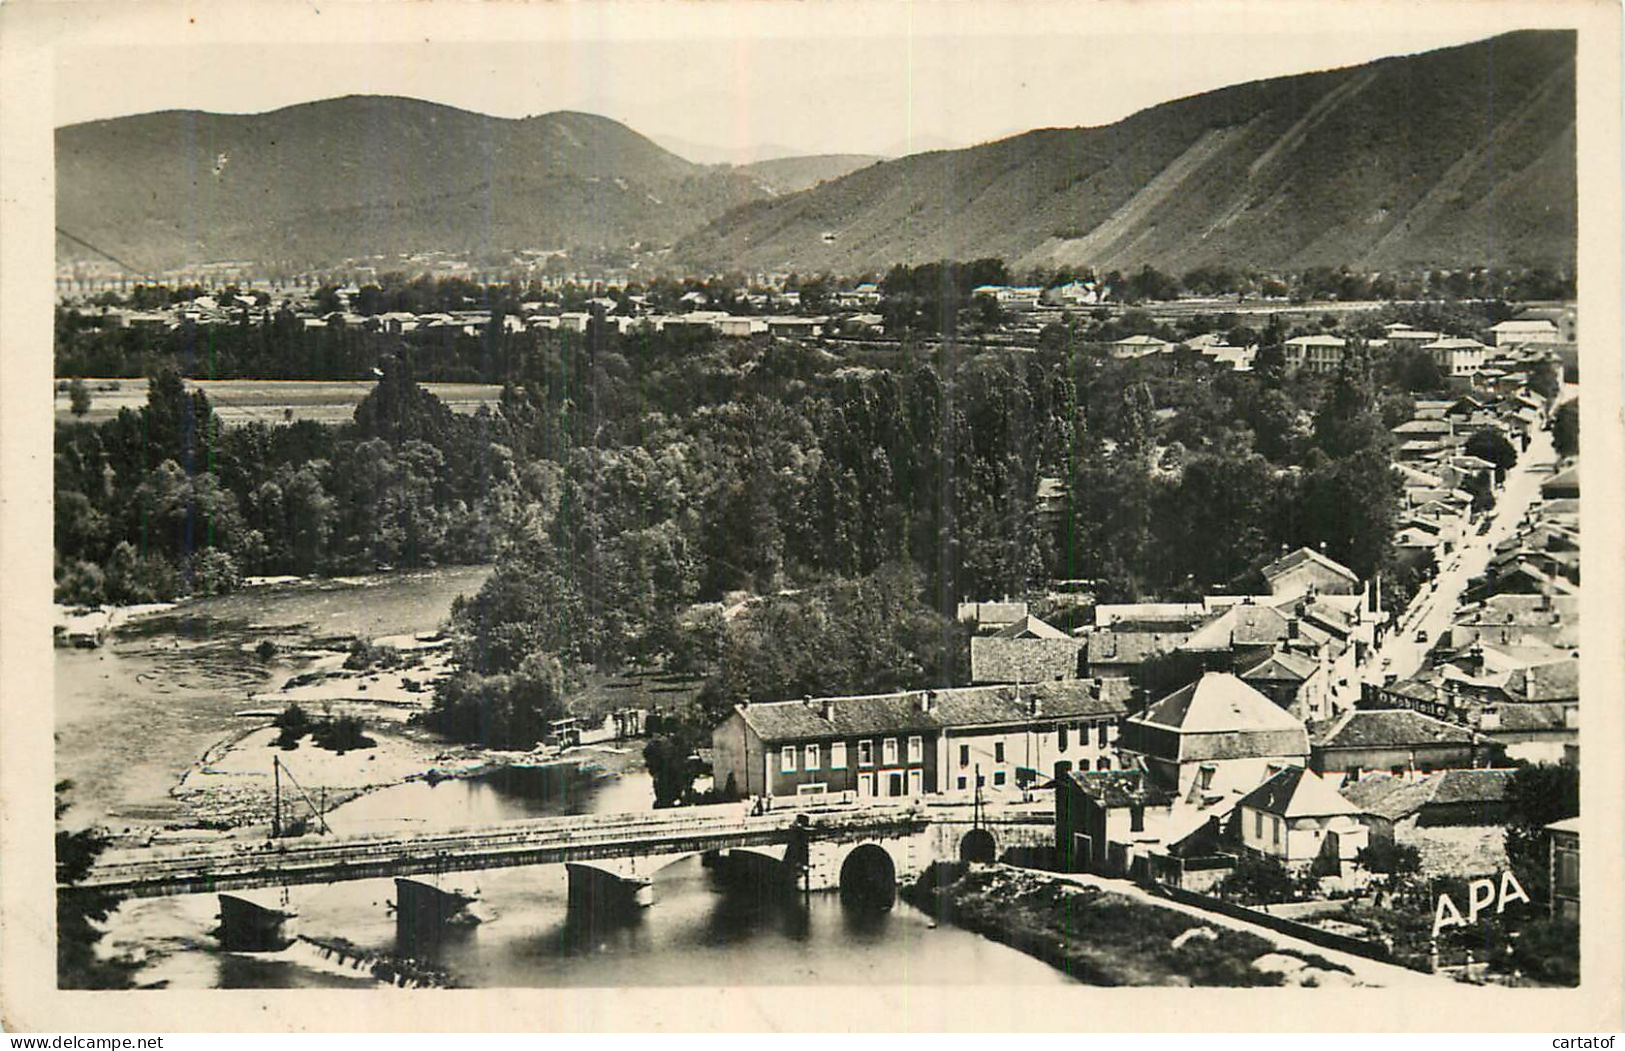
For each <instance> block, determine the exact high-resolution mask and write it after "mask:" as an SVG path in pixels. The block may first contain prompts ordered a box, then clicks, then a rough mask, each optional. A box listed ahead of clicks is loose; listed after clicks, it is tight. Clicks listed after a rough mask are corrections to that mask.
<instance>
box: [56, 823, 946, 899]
mask: <svg viewBox="0 0 1625 1051" xmlns="http://www.w3.org/2000/svg"><path fill="white" fill-rule="evenodd" d="M801 820H802V819H801V818H800V814H799V813H798V812H796V811H776V812H773V813H768V814H763V815H760V816H750V815H747V814H745V813H744V809H743V807H742V806H740V805H722V806H711V807H693V808H683V809H681V810H668V811H655V812H653V813H636V814H612V815H597V816H593V817H569V818H541V819H537V820H532V821H518V822H507V823H504V824H502V825H499V826H487V827H481V828H469V829H456V830H451V831H447V832H440V833H432V834H425V833H407V834H403V835H395V836H391V835H376V834H375V835H368V836H345V837H322V836H303V837H300V838H298V839H285V840H274V841H268V842H265V843H252V844H251V843H245V842H242V841H240V840H238V841H228V842H222V843H219V844H211V845H210V846H208V847H206V848H202V849H199V848H196V847H190V848H176V849H173V850H151V849H149V850H129V851H116V852H115V851H109V852H108V853H107V854H105V855H103V856H102V858H100V859H98V861H97V864H96V866H95V867H94V868H93V869H92V870H91V872H90V874H89V875H88V876H87V877H86V879H85V880H83V881H82V882H81V883H79V884H77V885H76V887H79V888H96V889H101V890H109V891H115V892H117V893H121V894H126V895H130V896H133V897H155V896H162V895H168V894H190V893H200V892H212V891H220V890H240V889H247V888H252V887H269V886H287V885H293V884H300V883H331V882H339V881H344V880H356V879H374V878H381V877H386V876H406V875H415V874H424V873H436V872H451V871H468V870H473V869H488V868H506V867H513V866H520V865H545V864H559V863H563V862H569V861H589V860H597V859H603V858H625V857H640V856H657V855H668V854H692V853H702V852H705V851H710V850H719V849H723V848H727V847H748V846H766V845H771V844H779V843H788V842H789V841H790V840H791V838H792V837H793V836H794V835H795V834H796V826H797V824H798V822H800V821H801ZM926 821H927V819H926V817H925V816H924V814H923V812H921V811H920V810H918V809H916V808H913V807H872V808H863V809H848V810H833V811H828V812H811V813H809V814H808V815H807V817H806V819H805V822H806V827H807V831H808V832H810V833H811V834H812V835H814V836H821V837H830V836H846V835H873V834H885V833H895V832H899V831H901V832H913V831H917V830H918V829H919V828H921V827H923V826H924V825H925V823H926ZM63 889H64V890H66V889H68V888H63Z"/></svg>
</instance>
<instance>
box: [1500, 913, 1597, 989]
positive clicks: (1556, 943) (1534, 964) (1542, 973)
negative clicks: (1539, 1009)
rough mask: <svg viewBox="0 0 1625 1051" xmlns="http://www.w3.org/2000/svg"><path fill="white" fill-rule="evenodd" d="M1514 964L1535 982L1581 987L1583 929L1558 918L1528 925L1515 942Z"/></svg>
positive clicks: (1537, 921) (1570, 921) (1513, 951)
mask: <svg viewBox="0 0 1625 1051" xmlns="http://www.w3.org/2000/svg"><path fill="white" fill-rule="evenodd" d="M1512 960H1513V963H1514V964H1515V965H1516V966H1517V968H1518V969H1519V970H1521V971H1523V972H1524V973H1525V974H1527V975H1529V976H1530V977H1532V978H1537V979H1539V980H1541V981H1544V982H1552V983H1553V984H1556V985H1579V984H1580V925H1579V924H1577V923H1575V922H1573V921H1572V920H1565V919H1561V918H1558V917H1552V918H1550V919H1540V920H1535V921H1534V922H1532V923H1526V924H1524V926H1523V929H1522V930H1520V931H1519V932H1518V937H1517V938H1516V939H1514V941H1513V948H1512Z"/></svg>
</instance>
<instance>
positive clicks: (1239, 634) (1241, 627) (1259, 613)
mask: <svg viewBox="0 0 1625 1051" xmlns="http://www.w3.org/2000/svg"><path fill="white" fill-rule="evenodd" d="M1288 631H1289V629H1288V627H1287V618H1286V616H1285V614H1283V613H1281V612H1280V611H1279V610H1276V609H1272V608H1271V607H1269V606H1255V605H1252V604H1250V603H1244V604H1240V605H1235V606H1231V607H1229V608H1228V609H1226V610H1225V611H1224V612H1223V613H1220V614H1219V615H1218V616H1216V617H1214V618H1213V619H1212V620H1210V621H1208V622H1207V623H1206V624H1203V625H1202V626H1201V627H1199V628H1197V629H1196V630H1195V631H1194V632H1192V633H1191V637H1190V638H1189V639H1188V640H1186V642H1185V644H1184V645H1183V646H1182V647H1180V648H1181V649H1187V650H1227V649H1230V648H1231V647H1232V646H1257V645H1261V644H1273V643H1276V642H1279V641H1280V640H1282V639H1284V638H1286V637H1287V635H1288Z"/></svg>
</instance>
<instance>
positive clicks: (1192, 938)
mask: <svg viewBox="0 0 1625 1051" xmlns="http://www.w3.org/2000/svg"><path fill="white" fill-rule="evenodd" d="M904 896H905V898H906V899H907V900H908V901H909V902H910V903H911V904H913V905H915V906H917V907H918V908H921V909H924V910H925V911H926V912H929V913H931V914H933V915H935V916H936V917H937V918H938V919H940V920H943V921H946V922H951V923H954V924H956V925H958V926H960V927H964V928H966V929H967V930H971V931H975V932H976V933H978V934H981V935H983V936H984V937H987V938H991V939H993V940H994V941H998V942H1001V943H1003V944H1005V945H1008V946H1010V947H1012V948H1015V949H1019V950H1020V951H1022V952H1024V953H1027V954H1028V955H1030V956H1034V957H1037V958H1038V959H1041V960H1043V961H1045V962H1046V963H1048V964H1050V965H1051V966H1053V967H1055V968H1057V969H1058V970H1060V971H1062V972H1064V973H1065V974H1067V975H1069V976H1070V977H1072V978H1075V979H1077V980H1078V981H1081V982H1084V983H1085V984H1088V985H1103V986H1118V985H1169V986H1198V985H1201V986H1228V987H1241V986H1279V985H1297V986H1334V985H1343V986H1346V985H1354V984H1357V983H1356V982H1355V981H1354V978H1353V975H1352V974H1351V973H1350V972H1349V970H1348V969H1347V968H1345V967H1343V966H1341V965H1339V964H1335V963H1332V962H1331V961H1329V960H1327V959H1326V958H1324V957H1322V956H1318V955H1314V954H1308V953H1298V952H1294V951H1291V950H1283V949H1281V948H1278V947H1277V946H1276V945H1275V944H1274V943H1272V942H1271V941H1269V940H1268V939H1266V938H1263V937H1261V936H1259V935H1256V934H1252V933H1249V932H1247V931H1238V930H1232V929H1229V928H1226V927H1224V926H1222V925H1219V924H1210V923H1204V922H1202V921H1201V920H1199V919H1196V918H1193V917H1192V916H1190V915H1187V914H1184V913H1182V912H1179V911H1176V910H1173V909H1168V908H1163V907H1160V906H1158V905H1153V904H1150V903H1147V902H1142V901H1136V900H1134V899H1132V898H1129V897H1127V896H1124V895H1120V894H1115V893H1112V892H1110V891H1107V890H1104V889H1102V888H1099V887H1093V886H1080V885H1078V884H1076V883H1072V882H1069V881H1066V880H1064V879H1061V878H1059V877H1057V876H1055V875H1053V874H1050V873H1044V872H1037V871H1033V870H1029V869H1018V868H1013V867H1010V866H1007V865H974V866H969V867H964V866H939V867H938V868H937V869H936V870H934V872H928V873H927V874H926V875H925V876H924V877H922V878H921V880H920V881H919V882H918V883H916V884H914V885H913V886H911V887H908V888H905V890H904Z"/></svg>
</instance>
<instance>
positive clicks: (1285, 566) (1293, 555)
mask: <svg viewBox="0 0 1625 1051" xmlns="http://www.w3.org/2000/svg"><path fill="white" fill-rule="evenodd" d="M1305 562H1314V563H1317V564H1318V565H1320V566H1322V567H1323V568H1325V569H1329V570H1331V571H1332V572H1333V573H1336V574H1338V575H1339V576H1344V577H1347V578H1348V579H1350V580H1352V581H1355V582H1356V583H1358V582H1359V579H1360V578H1359V577H1357V576H1355V575H1354V570H1352V569H1350V568H1348V567H1347V566H1345V565H1342V564H1341V563H1338V562H1333V561H1332V560H1331V559H1329V558H1327V557H1326V556H1325V555H1323V554H1321V553H1320V552H1319V551H1316V550H1314V549H1312V548H1307V547H1300V548H1298V549H1297V550H1296V551H1292V552H1289V553H1287V554H1285V555H1282V556H1281V557H1280V558H1278V559H1276V560H1275V561H1274V562H1271V563H1270V564H1269V565H1267V566H1265V567H1264V579H1265V580H1273V579H1275V578H1276V577H1278V576H1280V575H1281V574H1283V573H1285V572H1287V571H1288V570H1292V569H1296V568H1297V567H1298V566H1301V565H1303V564H1304V563H1305Z"/></svg>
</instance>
